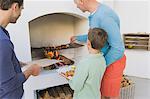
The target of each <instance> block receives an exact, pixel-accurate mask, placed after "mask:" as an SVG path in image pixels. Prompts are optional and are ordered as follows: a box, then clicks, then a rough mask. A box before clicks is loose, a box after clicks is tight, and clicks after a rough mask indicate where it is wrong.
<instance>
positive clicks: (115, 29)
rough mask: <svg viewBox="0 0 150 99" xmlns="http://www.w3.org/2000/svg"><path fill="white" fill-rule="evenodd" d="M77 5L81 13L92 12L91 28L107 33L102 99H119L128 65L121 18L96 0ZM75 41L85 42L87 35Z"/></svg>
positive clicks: (84, 1)
mask: <svg viewBox="0 0 150 99" xmlns="http://www.w3.org/2000/svg"><path fill="white" fill-rule="evenodd" d="M75 3H76V4H77V7H78V8H79V9H80V10H81V11H83V12H86V11H88V12H90V16H89V26H90V28H95V27H98V28H102V29H104V30H105V31H106V32H107V35H108V39H107V42H106V43H105V46H104V47H103V48H102V49H101V51H102V52H103V53H104V57H105V59H106V65H107V69H106V71H105V74H104V77H103V81H102V86H101V93H102V96H103V97H102V99H105V98H108V97H109V98H111V99H119V91H120V83H121V77H122V74H123V70H124V68H125V63H126V57H125V56H124V50H125V48H124V44H123V41H122V39H121V33H120V20H119V17H118V15H117V14H116V13H115V12H114V11H113V10H112V9H111V8H109V7H108V6H106V5H104V4H101V3H99V2H97V1H96V0H75ZM75 40H78V41H84V42H85V41H87V35H82V36H73V37H71V42H73V41H75ZM116 74H117V75H116ZM112 86H113V87H112ZM114 90H115V91H114Z"/></svg>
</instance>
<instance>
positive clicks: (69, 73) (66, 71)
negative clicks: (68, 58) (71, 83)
mask: <svg viewBox="0 0 150 99" xmlns="http://www.w3.org/2000/svg"><path fill="white" fill-rule="evenodd" d="M75 68H76V66H73V65H72V66H65V67H62V68H59V69H57V72H58V73H59V74H60V75H61V76H63V77H65V78H66V79H68V80H70V79H71V78H72V77H73V76H74V72H75Z"/></svg>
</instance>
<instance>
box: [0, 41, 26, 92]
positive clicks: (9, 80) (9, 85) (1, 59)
mask: <svg viewBox="0 0 150 99" xmlns="http://www.w3.org/2000/svg"><path fill="white" fill-rule="evenodd" d="M12 55H13V54H12V49H11V48H10V47H9V41H8V40H2V41H0V84H1V88H2V89H3V91H4V92H10V91H13V90H15V89H17V88H18V87H20V86H22V84H23V83H24V82H25V81H26V78H25V75H24V74H23V73H22V72H21V73H16V72H15V69H14V66H13V65H14V64H13V62H12Z"/></svg>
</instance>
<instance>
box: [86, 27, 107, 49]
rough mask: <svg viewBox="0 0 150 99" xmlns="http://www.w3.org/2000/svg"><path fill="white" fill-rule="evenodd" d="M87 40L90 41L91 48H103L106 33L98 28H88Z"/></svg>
mask: <svg viewBox="0 0 150 99" xmlns="http://www.w3.org/2000/svg"><path fill="white" fill-rule="evenodd" d="M88 40H89V41H90V42H91V46H92V48H93V49H97V50H100V49H101V48H103V46H104V44H105V42H106V40H107V33H106V32H105V30H103V29H100V28H93V29H90V30H89V32H88Z"/></svg>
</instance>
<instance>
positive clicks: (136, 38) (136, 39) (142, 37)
mask: <svg viewBox="0 0 150 99" xmlns="http://www.w3.org/2000/svg"><path fill="white" fill-rule="evenodd" d="M123 39H124V43H125V48H128V49H146V50H148V51H150V34H149V33H143V34H141V33H128V34H123Z"/></svg>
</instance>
